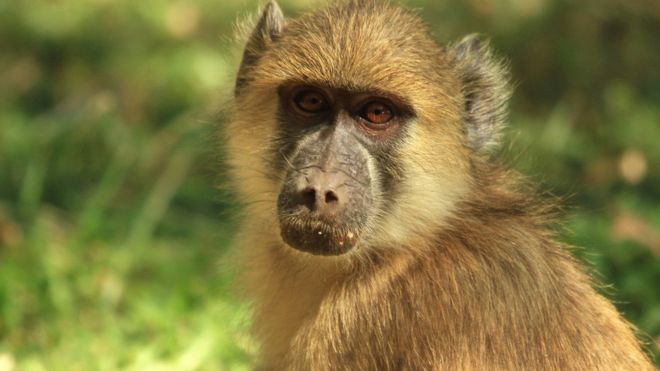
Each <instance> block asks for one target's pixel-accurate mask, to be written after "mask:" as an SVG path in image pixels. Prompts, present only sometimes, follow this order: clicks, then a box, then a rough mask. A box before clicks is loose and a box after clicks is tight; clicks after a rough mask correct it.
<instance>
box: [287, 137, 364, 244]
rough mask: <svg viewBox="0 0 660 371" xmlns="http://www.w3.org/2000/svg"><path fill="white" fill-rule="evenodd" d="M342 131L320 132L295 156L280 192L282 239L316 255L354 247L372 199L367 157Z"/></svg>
mask: <svg viewBox="0 0 660 371" xmlns="http://www.w3.org/2000/svg"><path fill="white" fill-rule="evenodd" d="M356 144H357V143H355V140H354V139H352V138H350V137H348V136H347V135H346V134H343V135H342V133H341V132H339V131H336V132H332V133H330V134H329V135H321V136H319V138H318V139H317V140H315V141H312V142H311V143H309V144H307V145H306V146H305V147H304V148H302V149H301V151H300V152H299V153H298V155H297V156H296V158H294V159H293V161H292V163H291V167H290V169H289V171H288V173H287V176H286V180H285V183H284V185H283V187H282V190H281V191H280V194H279V197H278V212H279V219H280V232H281V236H282V239H283V240H284V242H286V243H287V244H288V245H290V246H291V247H293V248H295V249H298V250H301V251H305V252H309V253H311V254H315V255H339V254H343V253H345V252H347V251H349V250H350V249H352V248H353V247H354V246H355V245H356V244H357V242H358V240H359V237H360V234H361V232H362V230H363V228H364V225H365V224H366V220H367V217H368V210H369V209H370V207H371V204H372V189H371V176H370V174H369V170H368V166H367V159H366V157H365V155H364V153H363V152H362V151H360V149H359V147H357V146H356Z"/></svg>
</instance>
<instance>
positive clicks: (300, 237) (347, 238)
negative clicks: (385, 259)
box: [280, 216, 359, 255]
mask: <svg viewBox="0 0 660 371" xmlns="http://www.w3.org/2000/svg"><path fill="white" fill-rule="evenodd" d="M358 229H359V228H350V227H348V226H337V225H333V224H332V223H328V222H326V221H324V220H320V219H312V220H310V219H308V218H304V219H303V218H299V217H296V216H287V217H281V218H280V234H281V236H282V239H283V240H284V242H286V243H287V245H289V246H291V247H293V248H294V249H296V250H300V251H304V252H307V253H310V254H314V255H341V254H344V253H346V252H348V251H350V250H351V249H352V248H353V247H355V245H356V243H357V241H358V239H359V238H358V237H359V230H358Z"/></svg>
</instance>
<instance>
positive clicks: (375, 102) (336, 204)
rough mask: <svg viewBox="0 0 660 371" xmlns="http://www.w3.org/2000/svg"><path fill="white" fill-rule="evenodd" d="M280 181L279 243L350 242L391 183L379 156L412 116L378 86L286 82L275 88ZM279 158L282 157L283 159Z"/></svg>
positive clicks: (329, 248)
mask: <svg viewBox="0 0 660 371" xmlns="http://www.w3.org/2000/svg"><path fill="white" fill-rule="evenodd" d="M278 101H279V114H278V115H277V117H278V123H277V125H278V132H279V134H278V137H279V138H278V140H277V141H278V142H280V143H282V144H284V145H283V146H281V147H280V154H281V159H280V164H281V165H283V172H284V174H285V175H284V182H283V184H282V187H281V189H280V191H279V195H278V199H277V206H278V209H277V211H278V216H279V223H280V229H281V235H282V238H283V239H284V241H285V242H286V243H287V244H289V245H290V246H292V247H294V248H296V249H298V250H302V251H307V252H310V253H313V254H321V255H337V254H342V253H344V252H346V251H348V250H350V249H351V248H352V247H354V246H355V244H356V243H357V241H359V240H360V238H361V235H362V233H363V232H364V230H365V226H367V225H368V224H369V223H370V221H371V220H372V219H373V218H374V216H375V215H374V214H375V212H376V210H379V209H380V208H381V206H382V205H381V204H382V202H383V200H382V197H383V195H384V194H386V193H387V192H386V191H391V190H385V189H384V188H387V187H391V186H392V184H391V182H389V181H388V180H389V179H391V176H388V174H386V173H385V172H383V171H380V170H379V169H381V168H382V167H383V166H385V165H386V164H381V163H380V162H379V160H378V159H387V158H390V157H391V156H392V152H393V151H394V149H395V147H396V145H395V144H396V142H397V140H398V139H399V138H400V137H401V136H402V132H403V131H405V127H406V125H407V124H408V121H409V120H410V119H411V117H412V116H413V113H412V110H411V108H410V107H409V106H408V105H407V104H406V103H405V101H404V100H403V99H402V98H400V97H396V96H394V95H391V94H386V93H383V92H379V91H362V92H355V91H351V90H348V89H341V88H333V87H329V86H319V85H308V84H304V83H297V82H291V83H285V84H283V85H282V86H281V87H280V88H279V90H278ZM282 161H284V162H282Z"/></svg>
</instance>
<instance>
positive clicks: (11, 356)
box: [0, 0, 660, 371]
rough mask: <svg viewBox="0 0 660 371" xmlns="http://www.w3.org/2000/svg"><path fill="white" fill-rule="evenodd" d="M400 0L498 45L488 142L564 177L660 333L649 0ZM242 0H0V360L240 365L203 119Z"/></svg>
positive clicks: (588, 253)
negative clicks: (503, 62) (504, 81)
mask: <svg viewBox="0 0 660 371" xmlns="http://www.w3.org/2000/svg"><path fill="white" fill-rule="evenodd" d="M281 4H282V6H283V8H284V10H285V12H286V13H287V14H289V15H291V14H296V13H299V12H301V11H303V10H304V9H308V8H314V7H316V6H318V2H316V3H310V2H305V1H302V0H300V1H293V0H289V1H284V0H282V1H281ZM315 4H316V5H315ZM407 4H408V5H409V6H412V7H418V8H421V9H423V10H422V11H420V14H421V15H422V16H423V17H424V18H425V19H426V20H427V22H428V23H429V25H430V28H431V29H432V31H433V32H434V34H435V35H436V37H437V38H438V39H439V40H441V41H443V42H446V41H451V40H456V39H458V38H459V37H460V36H461V35H463V34H466V33H470V32H482V33H484V34H487V35H489V36H490V37H491V39H492V44H493V45H494V47H495V48H496V49H497V50H498V51H499V52H500V54H502V55H504V56H505V57H507V58H508V59H509V60H510V61H511V66H512V69H513V76H514V80H515V82H516V85H517V88H516V93H515V96H514V98H513V101H512V115H511V120H510V121H511V126H510V128H509V130H508V131H507V135H506V138H505V139H506V142H507V144H506V145H505V146H504V148H503V150H502V155H503V156H504V157H505V158H507V159H508V161H509V162H510V163H511V164H512V165H513V166H515V167H517V168H519V169H521V170H522V171H524V172H525V173H527V174H529V175H530V176H531V178H532V179H533V180H534V181H535V182H537V183H539V184H540V185H541V187H542V189H543V190H544V191H548V192H551V193H553V194H555V195H560V196H565V198H566V199H565V206H566V208H565V219H566V223H565V226H566V232H564V233H563V237H562V238H563V239H564V240H565V241H567V242H569V243H571V244H574V245H576V246H580V247H581V248H580V249H577V250H576V254H577V255H578V256H579V257H580V258H581V259H583V260H584V261H585V262H586V263H587V264H589V266H590V267H591V268H590V269H592V270H593V271H594V275H595V276H596V277H597V278H598V279H600V281H602V282H603V283H604V284H605V285H604V287H603V288H602V289H601V290H602V291H603V292H604V293H606V295H607V296H608V297H610V298H611V299H612V300H614V301H615V302H616V305H617V306H618V308H619V309H620V310H621V311H622V312H623V313H624V314H625V316H626V317H627V318H628V319H629V320H630V321H632V322H633V323H635V324H636V325H637V326H639V328H640V329H641V330H642V331H643V333H644V334H645V335H644V339H645V340H646V341H647V342H649V343H650V344H651V348H652V349H657V347H656V346H657V343H658V342H659V341H660V288H659V286H658V283H659V282H660V259H659V256H660V186H659V185H658V184H660V166H659V164H660V106H659V103H660V48H659V47H658V40H660V3H658V2H657V1H656V0H637V1H634V2H632V1H631V2H627V1H623V0H584V1H580V2H576V1H569V0H469V1H460V2H459V1H443V2H432V1H428V2H422V1H409V2H407ZM256 8H257V4H256V3H254V2H252V1H247V0H245V1H236V0H223V1H219V0H214V1H211V0H197V1H166V0H144V1H129V0H58V1H49V0H32V1H0V371H8V370H117V369H120V370H243V369H249V368H250V367H251V365H252V360H253V355H254V354H253V353H254V344H253V342H252V341H251V339H250V337H249V335H248V332H247V330H246V329H247V324H248V321H249V313H248V311H247V308H246V307H245V306H244V305H242V304H241V303H239V302H238V301H237V300H236V298H235V297H233V296H232V294H231V293H230V292H229V291H228V286H229V279H230V273H229V272H227V271H226V270H225V269H222V268H221V266H220V264H219V262H220V260H221V258H222V256H223V255H224V254H225V253H226V252H227V249H228V245H229V243H230V241H231V236H232V232H233V229H234V225H235V219H234V215H235V214H236V206H235V205H234V203H233V202H232V197H231V195H230V194H228V193H227V192H226V191H223V190H221V189H218V188H216V185H218V184H222V182H223V176H222V164H221V162H219V161H218V160H217V158H216V156H214V155H213V153H214V152H216V150H217V148H216V147H217V144H216V143H215V142H214V141H213V140H212V139H211V138H212V136H213V130H214V129H213V125H214V123H215V122H216V121H218V120H220V121H222V119H223V118H222V115H220V118H219V119H218V118H215V117H216V116H215V115H214V113H215V112H217V110H218V107H219V106H220V102H221V101H222V100H223V99H224V98H225V97H227V96H228V94H229V93H230V92H231V89H232V76H233V75H234V73H235V69H236V66H237V63H238V58H237V56H238V55H239V51H240V50H239V49H240V46H239V45H237V44H236V43H235V42H233V41H232V36H231V35H232V32H233V31H232V30H233V25H234V23H235V21H236V20H237V19H241V18H245V16H246V15H248V14H250V12H253V11H254V10H255V9H256ZM654 343H655V344H656V345H654ZM654 351H655V352H656V353H657V350H654Z"/></svg>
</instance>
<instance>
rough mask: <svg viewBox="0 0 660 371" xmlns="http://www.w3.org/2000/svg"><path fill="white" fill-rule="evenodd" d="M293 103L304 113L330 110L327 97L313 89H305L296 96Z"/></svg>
mask: <svg viewBox="0 0 660 371" xmlns="http://www.w3.org/2000/svg"><path fill="white" fill-rule="evenodd" d="M293 103H294V104H295V106H296V108H297V109H299V110H300V111H302V112H303V113H319V112H323V111H325V110H327V109H328V100H327V99H326V98H325V96H324V95H323V94H322V93H321V92H319V91H316V90H312V89H305V90H302V91H300V92H299V93H297V94H296V95H294V97H293Z"/></svg>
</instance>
